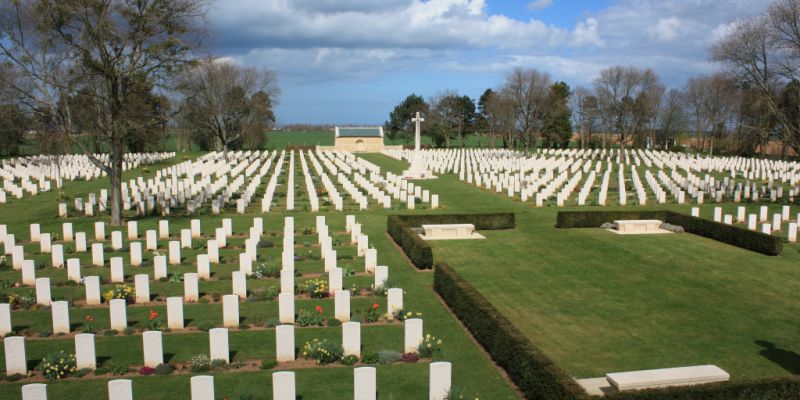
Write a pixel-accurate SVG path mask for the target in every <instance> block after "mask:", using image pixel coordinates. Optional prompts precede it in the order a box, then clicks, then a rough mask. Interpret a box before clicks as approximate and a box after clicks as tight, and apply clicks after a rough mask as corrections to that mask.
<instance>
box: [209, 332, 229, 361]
mask: <svg viewBox="0 0 800 400" xmlns="http://www.w3.org/2000/svg"><path fill="white" fill-rule="evenodd" d="M208 341H209V348H210V350H209V358H210V359H211V360H225V362H226V363H229V362H230V350H229V347H228V329H227V328H214V329H211V330H209V331H208Z"/></svg>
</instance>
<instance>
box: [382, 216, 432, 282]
mask: <svg viewBox="0 0 800 400" xmlns="http://www.w3.org/2000/svg"><path fill="white" fill-rule="evenodd" d="M386 229H387V231H388V232H389V236H391V237H392V239H393V240H394V242H395V243H397V245H398V246H400V248H402V249H403V252H404V253H406V256H408V258H409V259H411V263H413V264H414V265H415V266H416V267H417V268H419V269H430V268H432V267H433V250H432V249H431V246H428V244H427V243H425V241H424V240H422V238H420V237H419V235H417V233H416V232H414V231H413V230H411V226H410V225H409V224H407V223H406V222H405V221H404V220H403V218H401V217H400V216H399V215H390V216H389V218H388V219H387V220H386Z"/></svg>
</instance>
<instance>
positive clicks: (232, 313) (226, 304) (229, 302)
mask: <svg viewBox="0 0 800 400" xmlns="http://www.w3.org/2000/svg"><path fill="white" fill-rule="evenodd" d="M222 322H223V325H224V326H226V327H234V328H235V327H237V326H239V296H237V295H235V294H226V295H225V296H222Z"/></svg>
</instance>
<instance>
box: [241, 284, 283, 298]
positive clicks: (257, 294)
mask: <svg viewBox="0 0 800 400" xmlns="http://www.w3.org/2000/svg"><path fill="white" fill-rule="evenodd" d="M279 294H280V289H278V288H277V287H275V286H270V287H267V288H259V289H256V290H255V291H253V292H251V293H250V296H248V297H247V301H268V300H275V298H276V297H278V295H279Z"/></svg>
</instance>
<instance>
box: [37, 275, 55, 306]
mask: <svg viewBox="0 0 800 400" xmlns="http://www.w3.org/2000/svg"><path fill="white" fill-rule="evenodd" d="M52 300H53V298H52V297H51V296H50V278H36V303H37V304H41V305H43V306H49V305H50V302H51V301H52Z"/></svg>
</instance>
